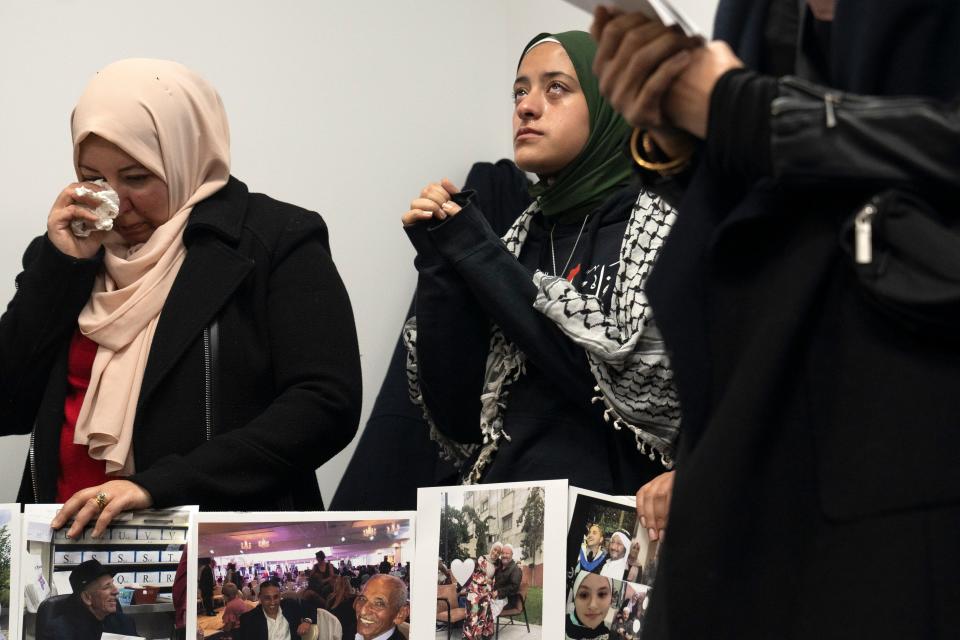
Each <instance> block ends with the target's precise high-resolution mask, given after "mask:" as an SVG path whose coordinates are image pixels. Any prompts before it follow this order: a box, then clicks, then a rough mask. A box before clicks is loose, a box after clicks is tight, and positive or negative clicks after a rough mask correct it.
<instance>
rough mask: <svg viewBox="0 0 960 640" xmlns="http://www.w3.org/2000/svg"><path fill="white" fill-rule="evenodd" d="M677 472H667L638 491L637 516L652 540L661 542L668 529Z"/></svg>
mask: <svg viewBox="0 0 960 640" xmlns="http://www.w3.org/2000/svg"><path fill="white" fill-rule="evenodd" d="M675 473H676V472H675V471H666V472H664V473H661V474H660V475H658V476H657V477H656V478H654V479H653V480H651V481H650V482H648V483H647V484H645V485H643V486H642V487H640V490H639V491H637V515H638V516H640V524H641V525H642V526H643V527H644V528H645V529H646V530H647V535H648V536H649V537H650V539H651V540H659V539H660V538H662V537H663V532H664V530H666V528H667V517H668V516H669V514H670V496H671V495H672V494H673V476H674V474H675Z"/></svg>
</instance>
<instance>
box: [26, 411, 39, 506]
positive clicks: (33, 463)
mask: <svg viewBox="0 0 960 640" xmlns="http://www.w3.org/2000/svg"><path fill="white" fill-rule="evenodd" d="M36 438H37V423H33V429H32V430H31V431H30V453H29V454H28V457H29V459H30V483H31V484H32V485H33V502H34V504H40V492H39V491H38V490H37V485H38V484H39V483H38V482H37V455H36V453H35V445H36Z"/></svg>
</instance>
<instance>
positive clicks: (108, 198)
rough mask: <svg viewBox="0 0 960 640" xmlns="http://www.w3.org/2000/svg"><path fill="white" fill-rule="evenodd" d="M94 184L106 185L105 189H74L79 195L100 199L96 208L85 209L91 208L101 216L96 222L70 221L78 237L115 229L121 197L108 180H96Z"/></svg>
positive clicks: (95, 213) (98, 216)
mask: <svg viewBox="0 0 960 640" xmlns="http://www.w3.org/2000/svg"><path fill="white" fill-rule="evenodd" d="M93 184H95V185H97V186H99V187H106V188H105V189H104V190H103V191H94V190H93V189H89V188H87V187H77V188H76V189H74V193H76V194H77V195H78V196H91V197H93V198H96V199H97V200H99V201H100V204H99V205H97V208H96V209H90V207H86V206H84V205H79V206H84V208H85V209H90V211H92V212H93V213H94V215H96V216H97V218H99V220H97V221H96V222H93V223H91V222H89V221H87V220H72V221H71V222H70V229H71V230H72V231H73V235H75V236H77V237H78V238H86V237H87V236H89V235H90V232H91V231H94V230H97V231H110V230H111V229H113V219H114V218H116V217H117V214H119V213H120V197H119V196H118V195H117V192H116V191H114V190H113V189H111V188H110V185H109V184H107V181H106V180H94V181H93Z"/></svg>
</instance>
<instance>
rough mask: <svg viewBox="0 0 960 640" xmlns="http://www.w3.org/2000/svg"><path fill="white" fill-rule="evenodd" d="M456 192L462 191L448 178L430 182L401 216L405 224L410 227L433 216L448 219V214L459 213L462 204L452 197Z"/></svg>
mask: <svg viewBox="0 0 960 640" xmlns="http://www.w3.org/2000/svg"><path fill="white" fill-rule="evenodd" d="M455 193H460V189H458V188H457V187H456V186H455V185H454V184H453V183H452V182H450V180H448V179H447V178H444V179H443V180H441V181H440V182H439V183H436V182H433V183H430V184H428V185H427V186H425V187H424V188H423V191H421V192H420V197H419V198H416V199H414V200H413V201H412V202H411V203H410V210H409V211H407V212H406V213H405V214H403V215H402V216H401V217H400V220H401V221H402V222H403V226H405V227H408V226H410V225H412V224H416V223H418V222H422V221H424V220H430V219H431V218H432V219H435V220H446V219H447V216H455V215H457V214H458V213H460V205H458V204H457V203H455V202H454V201H453V200H451V199H450V197H451V196H453V195H454V194H455Z"/></svg>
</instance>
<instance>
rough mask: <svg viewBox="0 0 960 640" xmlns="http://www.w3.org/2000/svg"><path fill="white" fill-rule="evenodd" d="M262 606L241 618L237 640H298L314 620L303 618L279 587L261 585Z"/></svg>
mask: <svg viewBox="0 0 960 640" xmlns="http://www.w3.org/2000/svg"><path fill="white" fill-rule="evenodd" d="M259 599H260V605H259V606H258V607H256V608H254V609H251V610H250V611H248V612H246V613H245V614H243V615H242V616H240V628H239V629H237V630H236V631H235V632H234V638H236V640H297V638H299V637H302V636H305V635H307V634H308V633H309V632H310V625H311V620H310V619H309V618H306V617H304V616H303V615H302V609H301V607H300V603H299V602H298V601H296V600H293V599H286V600H284V599H281V598H280V583H278V582H277V581H276V580H267V581H265V582H263V583H261V584H260V596H259Z"/></svg>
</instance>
